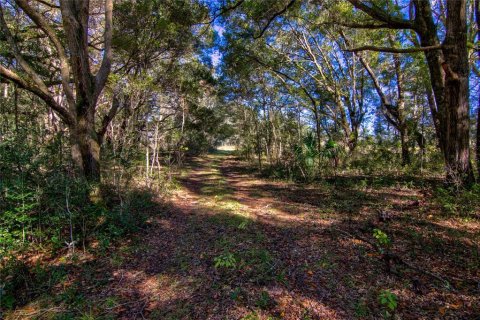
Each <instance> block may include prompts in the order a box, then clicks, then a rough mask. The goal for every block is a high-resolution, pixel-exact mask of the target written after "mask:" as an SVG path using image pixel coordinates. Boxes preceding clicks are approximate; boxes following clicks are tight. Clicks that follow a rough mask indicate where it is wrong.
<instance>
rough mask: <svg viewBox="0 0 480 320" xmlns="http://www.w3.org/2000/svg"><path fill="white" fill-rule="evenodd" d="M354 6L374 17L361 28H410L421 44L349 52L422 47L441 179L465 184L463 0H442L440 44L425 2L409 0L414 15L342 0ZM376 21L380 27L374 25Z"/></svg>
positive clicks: (468, 176) (469, 175)
mask: <svg viewBox="0 0 480 320" xmlns="http://www.w3.org/2000/svg"><path fill="white" fill-rule="evenodd" d="M348 1H349V2H350V3H351V4H352V5H353V6H354V7H355V8H357V9H359V10H361V11H362V12H364V13H366V14H367V15H368V16H369V17H370V18H371V19H373V20H374V23H372V24H363V25H355V27H362V28H379V27H383V28H389V29H406V30H413V31H414V32H415V33H416V34H417V35H418V37H419V38H420V44H421V46H422V47H420V48H414V49H407V50H402V49H395V48H377V47H371V46H366V47H360V48H354V49H352V50H351V51H361V50H377V51H390V52H397V53H404V52H418V51H423V52H424V53H425V58H426V61H427V64H428V68H429V73H430V83H431V86H432V90H433V94H434V97H435V108H433V109H432V117H433V118H434V120H435V121H437V122H438V131H437V137H438V140H439V145H440V149H441V151H442V153H443V156H444V159H445V168H446V174H447V181H448V182H450V183H453V184H456V185H469V184H471V183H472V182H473V181H474V174H473V168H472V165H471V162H470V149H469V147H470V146H469V138H470V137H469V128H470V125H469V121H470V119H469V110H470V108H469V101H468V92H469V71H470V70H469V64H468V48H467V17H466V2H467V1H465V0H447V13H446V19H445V20H446V22H445V38H444V40H443V43H440V37H439V32H440V30H439V28H438V26H437V25H436V24H435V22H434V18H433V11H432V6H431V3H430V1H422V0H413V1H412V2H411V4H412V8H413V9H414V17H413V19H411V18H404V17H402V16H401V15H398V14H393V13H389V12H388V11H387V10H386V9H385V8H384V7H381V6H379V5H376V4H374V3H373V2H371V1H361V0H348ZM379 23H381V25H379Z"/></svg>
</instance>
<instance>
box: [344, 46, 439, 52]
mask: <svg viewBox="0 0 480 320" xmlns="http://www.w3.org/2000/svg"><path fill="white" fill-rule="evenodd" d="M439 49H442V45H434V46H427V47H418V48H391V47H376V46H361V47H358V48H350V49H348V48H347V49H345V51H348V52H359V51H377V52H390V53H415V52H424V51H430V50H439Z"/></svg>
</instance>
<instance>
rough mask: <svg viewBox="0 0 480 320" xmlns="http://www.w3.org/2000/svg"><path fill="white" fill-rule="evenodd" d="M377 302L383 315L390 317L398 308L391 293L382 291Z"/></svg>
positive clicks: (395, 299)
mask: <svg viewBox="0 0 480 320" xmlns="http://www.w3.org/2000/svg"><path fill="white" fill-rule="evenodd" d="M378 302H379V303H380V305H381V306H382V308H383V309H384V315H385V316H387V317H390V316H391V315H392V314H393V313H394V312H395V310H396V309H397V306H398V297H397V295H395V294H394V293H393V292H390V291H388V290H382V291H381V292H380V294H379V295H378Z"/></svg>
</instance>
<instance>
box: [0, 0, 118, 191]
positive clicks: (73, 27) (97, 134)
mask: <svg viewBox="0 0 480 320" xmlns="http://www.w3.org/2000/svg"><path fill="white" fill-rule="evenodd" d="M15 3H16V5H17V6H18V7H19V8H20V9H21V10H22V11H23V12H24V13H25V15H26V16H27V17H28V20H27V19H25V20H24V21H21V23H20V26H18V27H19V28H24V29H27V28H28V27H33V28H34V29H38V30H41V33H43V34H44V35H46V37H47V38H48V42H46V41H41V42H40V43H39V45H40V46H45V47H46V48H45V50H47V51H48V52H51V55H52V56H51V57H49V58H48V59H51V60H53V62H52V63H51V67H50V68H49V70H48V71H49V72H53V73H54V76H53V80H50V78H52V77H51V74H49V73H46V72H42V71H41V70H40V69H39V68H38V66H36V65H34V63H33V62H32V61H29V58H28V57H27V51H26V48H25V47H22V44H23V43H19V42H20V41H19V37H18V35H14V34H13V33H12V31H11V29H12V28H11V27H9V25H8V19H9V17H10V18H11V17H12V16H13V15H14V11H16V10H17V8H13V7H10V6H9V4H8V2H6V1H0V29H1V30H2V32H3V34H4V35H5V38H6V40H7V43H8V46H9V48H10V50H11V52H12V53H13V59H10V61H9V63H6V62H7V59H8V57H5V56H4V57H3V58H4V59H2V64H1V65H0V75H1V76H2V77H4V78H6V79H8V80H10V81H12V82H14V83H16V84H17V85H18V86H19V87H20V88H22V89H25V90H28V91H30V92H32V93H33V94H35V95H37V96H38V97H40V98H41V99H42V100H43V101H44V102H45V104H46V105H47V106H48V107H49V108H51V109H52V110H54V111H55V112H56V114H57V115H58V116H59V117H60V119H61V120H62V121H63V123H64V124H65V125H66V126H67V127H68V128H69V131H70V140H71V152H72V158H73V161H74V163H75V164H76V166H77V168H78V169H79V171H80V172H81V173H82V175H84V176H85V178H86V179H87V180H88V181H90V182H99V181H100V145H101V141H102V133H104V132H105V131H104V130H103V128H105V127H106V126H108V124H109V123H110V121H111V120H112V118H113V117H114V116H115V114H116V112H117V110H118V105H117V104H115V103H113V104H112V106H111V109H110V111H109V112H108V113H107V114H106V115H105V117H104V119H103V121H102V125H101V128H99V129H97V128H96V127H95V117H96V110H97V102H98V99H99V96H100V94H101V92H102V90H103V89H104V87H105V84H106V82H107V79H108V75H109V74H110V69H111V60H112V11H113V0H105V6H104V20H103V21H102V23H103V24H104V28H103V30H104V31H103V41H101V52H102V54H101V55H102V56H103V57H102V58H101V59H97V58H98V56H99V55H100V53H99V52H98V51H94V53H92V51H91V50H90V39H89V37H91V36H92V34H94V33H95V34H96V32H95V31H98V30H92V29H91V28H90V26H91V24H92V21H91V20H92V19H93V18H92V15H91V14H92V10H93V8H91V7H90V2H89V1H88V0H84V1H60V6H59V7H58V6H56V5H54V4H51V3H50V2H41V3H35V4H32V3H29V2H28V1H27V0H15ZM45 9H48V10H45ZM50 10H52V11H53V12H54V13H53V14H51V13H50V14H47V12H49V11H50ZM58 21H61V22H58ZM12 23H13V22H12ZM32 24H33V25H32ZM59 28H60V30H61V31H62V33H63V34H64V35H65V37H64V38H63V37H61V35H60V33H59V32H58V31H57V30H58V29H59ZM39 33H40V32H39ZM92 61H99V62H98V63H97V64H95V65H92ZM4 64H5V65H4ZM45 64H48V62H45ZM95 71H96V72H95ZM57 84H61V88H62V94H61V96H60V97H58V96H56V95H55V93H54V91H53V90H52V89H51V87H52V86H54V85H57ZM63 97H65V98H66V103H62V102H61V98H63Z"/></svg>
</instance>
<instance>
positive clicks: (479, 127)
mask: <svg viewBox="0 0 480 320" xmlns="http://www.w3.org/2000/svg"><path fill="white" fill-rule="evenodd" d="M476 147H477V149H476V158H477V171H478V178H479V179H480V93H479V94H478V106H477V146H476Z"/></svg>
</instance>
